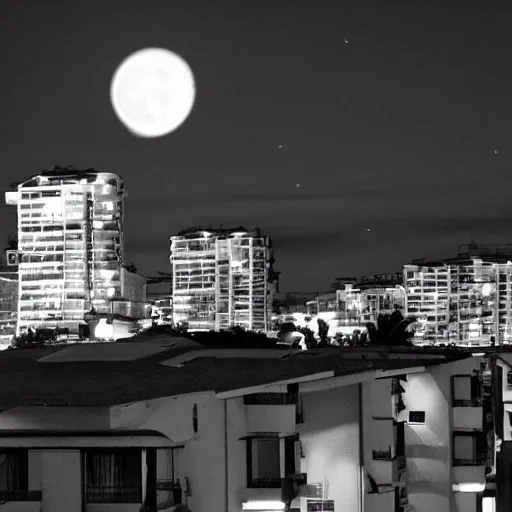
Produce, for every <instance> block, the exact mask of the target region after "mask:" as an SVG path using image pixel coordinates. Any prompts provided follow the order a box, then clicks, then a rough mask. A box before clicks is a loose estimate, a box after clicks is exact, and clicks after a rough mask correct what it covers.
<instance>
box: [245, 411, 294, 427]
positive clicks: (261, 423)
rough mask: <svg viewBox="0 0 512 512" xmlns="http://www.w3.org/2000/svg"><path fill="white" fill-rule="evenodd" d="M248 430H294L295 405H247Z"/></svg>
mask: <svg viewBox="0 0 512 512" xmlns="http://www.w3.org/2000/svg"><path fill="white" fill-rule="evenodd" d="M246 414H247V431H248V432H281V433H287V432H288V433H293V432H294V431H295V405H247V406H246Z"/></svg>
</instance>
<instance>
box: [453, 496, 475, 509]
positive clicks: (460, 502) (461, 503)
mask: <svg viewBox="0 0 512 512" xmlns="http://www.w3.org/2000/svg"><path fill="white" fill-rule="evenodd" d="M454 499H455V508H454V509H453V512H477V500H478V495H477V494H476V493H474V492H456V493H455V494H454Z"/></svg>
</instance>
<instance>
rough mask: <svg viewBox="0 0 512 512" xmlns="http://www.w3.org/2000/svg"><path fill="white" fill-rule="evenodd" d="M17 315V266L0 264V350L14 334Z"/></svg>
mask: <svg viewBox="0 0 512 512" xmlns="http://www.w3.org/2000/svg"><path fill="white" fill-rule="evenodd" d="M17 316H18V267H17V265H12V266H6V265H5V263H2V264H1V265H0V350H3V349H5V348H7V347H8V346H9V345H10V343H11V342H12V340H13V339H14V337H15V335H16V324H17Z"/></svg>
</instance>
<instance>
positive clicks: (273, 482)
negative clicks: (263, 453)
mask: <svg viewBox="0 0 512 512" xmlns="http://www.w3.org/2000/svg"><path fill="white" fill-rule="evenodd" d="M282 481H283V479H282V478H253V479H252V480H251V481H250V483H249V487H252V488H257V489H280V488H281V485H282Z"/></svg>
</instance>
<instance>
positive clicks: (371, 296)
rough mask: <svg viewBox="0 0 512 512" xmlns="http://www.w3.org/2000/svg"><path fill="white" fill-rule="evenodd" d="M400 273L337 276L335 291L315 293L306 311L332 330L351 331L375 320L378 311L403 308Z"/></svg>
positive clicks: (381, 312)
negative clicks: (327, 323)
mask: <svg viewBox="0 0 512 512" xmlns="http://www.w3.org/2000/svg"><path fill="white" fill-rule="evenodd" d="M401 283H402V275H401V274H396V273H394V274H375V275H372V276H363V277H359V278H338V279H337V280H336V281H335V284H336V285H337V286H340V288H338V289H337V290H336V291H335V292H329V293H325V294H322V295H318V296H317V298H316V301H315V302H314V303H313V302H309V303H308V306H309V307H308V312H310V313H311V314H315V315H318V316H319V317H321V318H322V319H323V320H325V321H327V322H329V323H330V325H332V326H333V328H332V330H331V331H332V332H333V333H334V332H345V333H347V332H350V330H351V329H347V328H354V327H356V328H362V327H365V326H366V324H367V323H368V322H372V323H375V322H376V321H377V318H378V317H379V315H381V314H391V313H393V312H394V311H397V310H399V311H402V312H403V311H404V308H405V290H404V287H403V286H402V284H401Z"/></svg>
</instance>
